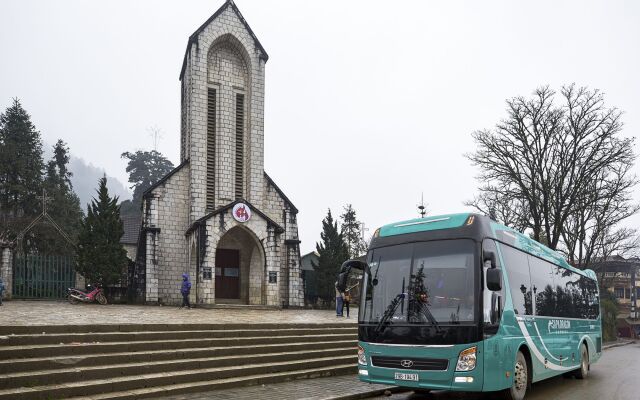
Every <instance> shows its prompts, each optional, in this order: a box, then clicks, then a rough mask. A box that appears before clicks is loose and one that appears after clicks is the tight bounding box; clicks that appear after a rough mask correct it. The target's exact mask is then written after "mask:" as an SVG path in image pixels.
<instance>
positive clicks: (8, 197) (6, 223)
mask: <svg viewBox="0 0 640 400" xmlns="http://www.w3.org/2000/svg"><path fill="white" fill-rule="evenodd" d="M43 169H44V166H43V162H42V141H41V139H40V133H39V132H38V131H37V130H36V128H35V126H34V125H33V123H32V122H31V117H30V116H29V114H28V113H27V112H26V110H25V109H24V108H22V105H21V104H20V101H19V100H18V99H13V104H12V105H11V106H9V107H8V108H7V109H6V110H5V112H4V113H3V114H0V224H1V226H2V231H4V235H6V236H7V237H10V238H15V235H17V234H18V233H19V231H20V230H21V228H22V227H23V226H26V225H27V224H28V220H29V218H33V217H35V216H36V215H37V214H38V213H39V211H40V202H39V200H38V198H37V196H39V195H40V194H41V184H42V173H43Z"/></svg>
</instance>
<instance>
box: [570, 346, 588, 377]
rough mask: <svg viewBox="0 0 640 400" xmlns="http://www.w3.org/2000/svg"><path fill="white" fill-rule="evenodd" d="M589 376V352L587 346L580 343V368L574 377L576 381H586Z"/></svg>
mask: <svg viewBox="0 0 640 400" xmlns="http://www.w3.org/2000/svg"><path fill="white" fill-rule="evenodd" d="M587 375H589V350H588V349H587V345H586V344H584V343H582V345H581V346H580V368H578V369H577V370H576V371H575V372H574V375H573V376H575V377H576V379H587Z"/></svg>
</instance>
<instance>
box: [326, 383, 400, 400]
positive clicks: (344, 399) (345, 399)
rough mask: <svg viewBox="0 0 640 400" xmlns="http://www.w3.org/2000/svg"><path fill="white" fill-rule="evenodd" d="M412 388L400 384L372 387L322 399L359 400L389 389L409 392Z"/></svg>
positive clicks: (392, 391)
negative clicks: (365, 390) (364, 390)
mask: <svg viewBox="0 0 640 400" xmlns="http://www.w3.org/2000/svg"><path fill="white" fill-rule="evenodd" d="M411 390H412V389H410V388H403V387H400V386H389V387H386V388H382V389H374V390H369V391H367V392H360V393H353V394H347V395H344V396H335V397H325V398H323V399H322V400H359V399H368V398H369V397H373V396H382V395H384V394H385V392H387V391H389V392H391V393H402V392H410V391H411Z"/></svg>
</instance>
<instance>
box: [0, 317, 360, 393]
mask: <svg viewBox="0 0 640 400" xmlns="http://www.w3.org/2000/svg"><path fill="white" fill-rule="evenodd" d="M282 325H284V326H282ZM263 326H264V325H262V326H253V325H251V326H249V325H247V329H239V328H238V327H237V326H228V325H224V326H223V325H216V326H211V327H210V328H211V329H209V330H207V329H202V328H203V327H202V326H198V327H196V326H193V327H191V326H184V325H182V326H179V329H177V328H178V327H170V328H169V329H164V330H163V329H157V330H154V329H152V330H148V331H146V330H142V331H131V330H129V328H128V327H126V328H124V329H123V330H120V329H119V327H118V328H117V329H116V328H112V329H113V330H112V331H108V330H106V329H104V330H102V329H101V331H100V332H96V333H92V332H88V331H84V328H82V327H81V328H79V330H80V331H81V332H72V331H70V330H67V329H64V330H62V329H61V330H60V331H59V332H58V333H45V334H44V335H43V334H42V333H39V334H38V333H36V332H37V329H34V330H31V331H29V330H23V331H22V332H21V333H19V334H12V335H9V337H8V338H3V339H1V338H0V400H3V399H16V400H18V399H58V398H70V397H74V396H80V397H82V396H88V397H87V398H104V399H110V398H113V399H116V398H117V399H120V398H122V399H125V398H141V397H153V396H161V395H167V394H174V393H176V394H177V393H192V392H196V391H202V390H213V389H215V388H228V387H233V386H239V385H240V386H242V385H251V384H259V383H267V382H280V381H283V380H290V379H300V378H304V377H311V376H328V375H334V374H343V373H354V372H355V371H356V358H355V357H356V341H357V328H356V327H355V326H349V325H345V324H336V325H333V324H332V325H328V326H327V325H314V326H301V325H293V324H291V325H286V324H280V325H278V326H270V325H267V326H264V328H263ZM4 328H5V330H6V327H4ZM142 328H143V329H144V327H142ZM191 328H196V329H193V330H191ZM261 328H262V329H261ZM44 332H47V331H44ZM177 337H179V338H181V339H177ZM97 338H100V340H101V341H99V342H98V341H97V340H96V341H95V342H79V340H91V339H97ZM98 395H99V397H96V396H98Z"/></svg>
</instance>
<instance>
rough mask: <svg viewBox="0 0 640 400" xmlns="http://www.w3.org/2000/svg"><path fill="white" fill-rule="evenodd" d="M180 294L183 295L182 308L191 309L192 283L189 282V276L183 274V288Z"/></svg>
mask: <svg viewBox="0 0 640 400" xmlns="http://www.w3.org/2000/svg"><path fill="white" fill-rule="evenodd" d="M180 293H182V306H180V308H182V307H187V308H191V303H189V293H191V282H190V281H189V275H188V274H182V287H181V288H180Z"/></svg>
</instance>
